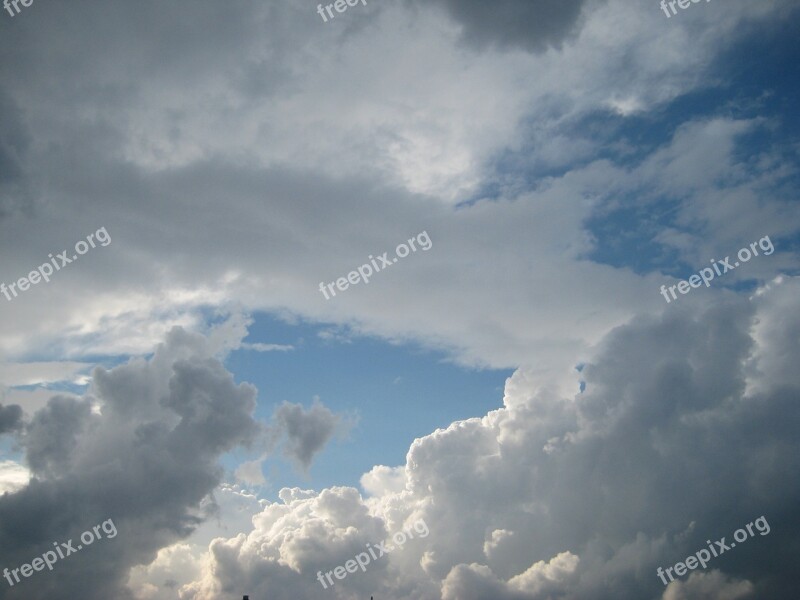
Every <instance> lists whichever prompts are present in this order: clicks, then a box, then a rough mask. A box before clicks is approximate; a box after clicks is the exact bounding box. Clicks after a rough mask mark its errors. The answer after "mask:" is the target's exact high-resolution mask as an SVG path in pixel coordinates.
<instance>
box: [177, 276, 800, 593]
mask: <svg viewBox="0 0 800 600" xmlns="http://www.w3.org/2000/svg"><path fill="white" fill-rule="evenodd" d="M798 291H800V280H798V279H786V278H783V279H781V280H780V281H775V282H772V283H771V284H770V285H769V286H768V287H765V288H763V289H762V290H761V291H760V292H759V293H758V294H756V295H754V296H753V297H752V298H751V299H750V300H747V299H733V298H732V299H730V300H728V301H725V302H722V303H720V304H718V305H716V306H713V307H710V308H706V309H702V310H696V309H694V308H690V307H689V306H688V305H687V306H686V307H683V308H673V309H670V310H668V311H667V312H666V313H665V314H663V315H662V316H659V317H646V318H640V319H637V320H635V321H634V322H632V323H631V324H629V325H626V326H623V327H620V328H618V329H617V330H615V331H614V332H612V333H611V334H609V335H608V336H606V338H605V339H604V340H603V342H602V344H600V345H599V346H598V348H597V350H596V353H595V355H594V356H593V358H592V360H591V361H589V362H588V363H587V364H586V365H585V367H584V369H583V371H582V373H581V374H580V376H581V377H582V379H583V380H584V382H585V390H584V391H583V392H581V393H578V394H577V395H575V396H573V397H563V396H559V394H558V393H557V391H556V388H555V387H554V386H551V385H549V384H548V381H547V380H546V378H544V379H543V377H542V375H541V374H538V373H536V372H534V371H529V370H520V371H518V372H517V373H515V375H514V376H513V377H512V378H511V380H509V382H508V385H507V387H506V396H505V399H504V407H503V408H502V409H500V410H496V411H492V412H490V413H489V414H488V415H486V416H485V417H483V418H475V419H469V420H466V421H460V422H456V423H453V424H452V425H451V426H450V427H448V428H447V429H444V430H438V431H436V432H434V433H432V434H430V435H428V436H425V437H423V438H420V439H417V440H416V441H415V442H414V443H413V444H412V446H411V448H410V451H409V453H408V458H407V462H406V464H405V465H404V466H403V467H401V468H398V469H388V468H386V467H378V468H376V469H373V471H372V472H371V473H370V474H369V475H368V476H365V477H364V480H363V481H364V484H365V486H366V487H367V488H368V489H369V490H370V492H371V494H372V495H371V496H370V497H367V498H362V497H361V495H360V494H359V493H358V492H357V491H356V490H354V489H351V488H332V489H327V490H323V491H322V492H306V491H301V490H296V489H295V490H290V489H284V490H283V491H282V492H281V500H282V501H281V502H278V503H269V504H267V505H266V506H265V507H264V509H263V511H262V512H261V513H259V514H257V515H256V516H255V517H254V519H253V529H252V530H251V531H244V532H242V533H241V534H240V535H238V536H234V537H227V538H220V539H218V540H215V541H214V542H213V543H212V544H211V546H210V551H209V556H208V558H209V560H210V563H209V564H208V565H207V567H206V568H205V569H204V572H203V576H202V577H201V578H200V579H199V580H198V581H196V582H194V583H192V584H189V585H186V586H184V587H183V588H182V590H181V598H185V599H189V598H191V599H193V600H210V599H212V598H216V597H219V596H220V595H225V594H231V593H233V592H234V590H238V589H240V586H241V585H244V586H245V589H246V592H247V593H250V594H252V595H254V596H263V595H266V594H269V595H270V597H274V598H278V599H279V600H280V599H281V598H287V599H288V598H292V597H306V596H309V595H310V594H318V593H319V592H320V591H322V590H321V589H320V588H321V584H320V583H319V582H318V581H317V580H316V578H317V576H318V571H321V572H322V573H323V576H324V574H325V573H326V572H327V571H330V570H332V569H334V568H335V567H336V566H338V565H342V564H345V562H346V561H347V560H349V559H351V558H353V557H354V556H355V555H356V554H357V553H359V552H361V551H362V550H363V549H364V548H365V547H366V545H367V544H375V543H377V542H380V541H382V540H384V539H390V538H391V536H394V535H396V534H398V533H400V532H402V531H403V530H404V529H408V527H409V526H410V525H411V524H412V523H414V522H415V521H416V520H419V519H422V520H424V522H425V523H426V524H427V526H428V527H429V529H430V535H429V536H426V537H424V538H421V537H416V538H415V539H413V540H409V541H408V542H407V543H406V544H405V545H404V546H403V547H402V548H395V549H394V550H393V551H392V552H391V553H390V554H389V555H388V556H383V557H381V559H380V560H377V561H375V563H374V564H371V565H370V566H369V567H368V568H367V569H366V570H365V571H364V572H362V571H361V570H359V571H357V572H355V573H352V574H348V575H347V577H346V578H345V579H342V580H335V585H334V586H333V588H332V589H330V590H328V592H326V593H329V594H330V595H331V596H332V597H335V598H342V599H345V598H346V599H355V598H359V597H366V596H369V594H374V595H376V596H377V597H380V598H387V599H389V600H399V599H406V598H417V599H423V600H434V599H437V600H441V599H448V600H449V599H453V600H455V599H459V600H464V599H475V600H485V599H488V598H503V599H508V600H512V599H513V600H545V599H548V598H576V597H581V598H589V597H591V598H599V599H604V598H609V599H611V598H614V599H617V600H620V599H621V600H639V599H641V598H647V597H657V596H661V595H662V594H664V596H663V597H664V598H665V599H669V600H672V599H673V598H674V599H677V598H681V599H694V598H698V599H699V598H704V597H707V596H705V595H704V594H707V593H708V590H711V589H713V590H714V592H713V594H714V595H713V596H711V597H714V598H717V599H719V600H722V599H726V600H732V599H734V598H736V599H739V598H741V599H742V600H744V598H747V597H749V596H748V594H750V593H751V592H752V593H756V594H760V595H757V596H756V597H788V596H790V595H791V594H792V593H793V592H792V590H794V589H796V587H797V585H798V580H797V577H798V576H797V575H796V574H795V573H796V570H794V569H789V568H786V569H783V568H780V567H778V566H777V563H776V562H775V561H774V557H776V556H789V555H791V548H792V547H793V545H794V543H795V541H794V531H796V527H797V516H796V515H795V514H794V512H793V507H794V506H795V505H796V504H797V501H798V500H800V483H798V481H797V479H796V478H789V477H786V474H787V473H794V472H797V470H798V468H800V458H798V457H800V442H798V440H797V436H796V427H797V425H798V423H799V422H800V409H799V408H798V406H800V405H798V403H797V398H798V397H800V388H799V387H798V386H797V384H796V382H795V378H796V374H795V373H794V369H793V368H792V367H790V366H789V362H791V361H783V360H782V359H781V360H780V361H779V362H777V363H772V360H773V356H772V355H770V354H768V353H764V352H763V347H762V344H761V342H760V341H759V339H757V338H756V337H755V336H754V331H755V330H754V329H753V324H755V323H766V324H769V323H772V322H775V321H778V320H780V319H781V316H780V315H783V316H784V317H787V316H789V315H793V314H797V309H798V308H800V300H798V298H800V294H798ZM770 331H771V333H772V336H773V337H772V338H771V339H770V342H769V343H775V344H777V345H778V346H779V347H786V348H791V347H792V345H791V343H790V340H791V337H792V335H793V334H792V330H791V329H788V330H784V331H778V330H777V329H772V328H770ZM711 349H713V351H712V350H711ZM780 365H784V366H783V367H781V366H780ZM759 373H762V374H763V373H768V374H769V375H768V377H765V376H763V375H758V374H759ZM748 378H751V379H752V378H757V379H758V381H757V383H758V385H759V390H760V391H759V392H757V393H753V394H750V393H748V392H747V391H746V389H747V380H748ZM400 476H402V479H403V481H402V485H401V484H400V482H398V481H396V479H397V478H398V477H400ZM731 499H735V502H731ZM762 515H763V516H764V517H765V519H766V520H767V521H768V522H769V524H770V525H771V531H770V532H769V535H758V534H756V535H755V536H754V537H752V538H751V539H750V540H749V541H748V542H747V543H746V544H744V543H741V544H739V545H738V546H737V547H735V548H732V549H731V550H730V552H726V553H725V555H724V556H719V557H717V558H714V559H713V560H712V562H711V563H710V564H709V569H710V570H709V571H708V572H702V571H700V570H698V571H697V572H695V573H693V574H692V576H691V577H685V578H683V579H682V580H680V582H679V583H672V584H670V587H669V588H666V589H665V588H664V586H663V584H662V582H661V581H660V580H659V578H658V577H657V574H656V569H657V568H658V567H660V566H663V567H666V566H671V565H674V564H675V563H676V562H678V561H681V560H683V559H684V558H685V557H686V556H688V555H690V554H693V553H694V552H695V551H696V550H697V549H700V548H704V547H706V540H707V539H715V540H716V539H720V538H722V537H723V536H727V538H728V539H729V540H730V539H731V537H732V535H733V532H734V531H735V530H737V529H739V528H740V527H745V526H746V525H747V524H748V523H752V522H753V521H754V520H755V519H757V518H758V517H760V516H762ZM679 579H680V578H679ZM317 586H320V588H318V587H317Z"/></svg>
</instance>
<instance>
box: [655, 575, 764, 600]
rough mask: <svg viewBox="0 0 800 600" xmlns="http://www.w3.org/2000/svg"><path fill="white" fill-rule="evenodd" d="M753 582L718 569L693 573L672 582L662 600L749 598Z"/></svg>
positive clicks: (735, 599)
mask: <svg viewBox="0 0 800 600" xmlns="http://www.w3.org/2000/svg"><path fill="white" fill-rule="evenodd" d="M753 597H754V596H753V584H751V583H750V582H749V581H740V580H736V579H735V578H729V577H727V576H725V575H723V574H722V573H720V572H719V571H717V570H716V569H714V570H712V571H709V572H708V573H692V574H691V575H690V576H689V578H688V579H687V580H686V581H675V582H673V583H670V584H669V586H668V587H667V591H666V592H664V595H663V596H662V600H748V598H753Z"/></svg>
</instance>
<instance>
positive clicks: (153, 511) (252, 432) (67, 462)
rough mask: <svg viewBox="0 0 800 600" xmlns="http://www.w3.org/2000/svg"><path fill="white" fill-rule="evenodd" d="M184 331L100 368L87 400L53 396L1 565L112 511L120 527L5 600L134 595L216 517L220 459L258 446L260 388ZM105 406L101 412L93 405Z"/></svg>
mask: <svg viewBox="0 0 800 600" xmlns="http://www.w3.org/2000/svg"><path fill="white" fill-rule="evenodd" d="M212 350H213V348H212V345H211V344H210V343H209V342H208V341H207V339H206V338H204V337H203V336H200V335H198V334H194V333H188V332H185V331H182V330H180V329H174V330H173V331H171V332H170V333H169V335H168V336H167V338H166V341H165V342H164V343H163V344H161V345H160V346H159V347H158V348H157V350H156V352H155V353H154V355H153V356H152V357H151V358H150V359H148V360H144V359H133V360H131V361H130V362H128V363H127V364H123V365H120V366H118V367H115V368H113V369H110V370H106V369H102V368H98V369H96V370H95V372H94V379H93V382H92V385H91V387H90V390H89V392H87V395H86V396H85V397H81V398H73V397H62V396H54V397H53V398H51V399H50V401H49V402H48V404H47V405H46V407H45V408H43V409H41V410H39V411H38V412H37V413H35V415H34V416H33V418H32V419H31V421H30V423H29V424H28V425H27V426H26V428H25V430H24V432H23V433H22V435H21V437H20V444H21V446H22V448H23V450H24V451H25V461H26V464H27V465H28V467H29V468H30V469H31V474H32V477H33V478H32V479H31V481H30V483H29V484H28V485H26V486H24V487H22V488H21V489H19V490H18V491H15V492H13V493H10V494H6V495H4V496H2V497H0V563H2V564H4V565H8V566H18V565H20V564H22V563H24V562H29V561H30V559H31V558H33V557H35V556H36V555H37V554H41V553H42V552H44V551H46V550H48V549H52V543H53V541H54V540H61V541H66V540H68V539H70V538H72V539H77V536H78V535H79V534H80V533H81V532H82V531H84V530H86V529H90V528H91V527H92V526H93V525H96V524H98V523H100V522H102V521H104V520H106V519H109V518H111V519H113V521H114V523H115V525H116V526H117V529H118V531H119V535H118V537H117V538H115V539H114V540H107V541H105V543H104V545H103V548H102V550H100V549H99V548H91V549H90V548H85V549H84V550H82V551H81V552H80V553H79V554H77V555H75V556H70V557H69V560H63V561H60V562H59V563H58V564H57V566H56V569H57V572H54V573H50V572H49V571H45V572H42V573H36V574H35V577H31V578H30V579H25V580H23V582H22V583H20V584H17V585H15V586H14V587H13V588H9V589H6V590H4V597H6V598H22V597H41V598H44V597H52V598H67V597H81V598H86V599H87V600H90V599H92V598H107V597H109V596H111V597H116V598H131V594H130V593H129V592H128V591H127V590H126V588H125V587H124V584H125V581H126V579H127V576H128V573H129V570H130V569H131V567H133V566H135V565H139V564H147V563H149V562H150V561H152V560H153V559H154V558H155V557H156V553H157V552H158V551H159V550H160V549H162V548H164V547H166V546H169V545H171V544H173V543H176V542H179V541H180V540H182V539H184V538H186V536H188V535H189V534H190V533H191V532H192V531H194V530H195V529H196V528H197V526H198V524H200V523H201V522H202V521H203V520H204V519H205V518H207V517H208V516H209V515H211V514H213V506H214V505H213V502H212V503H210V504H209V503H208V502H207V499H208V498H209V497H210V494H211V493H212V492H213V491H214V490H215V488H217V486H218V485H219V484H220V482H221V477H222V474H223V472H222V469H221V467H220V465H219V463H218V461H219V458H220V457H221V455H222V454H223V453H225V452H227V451H229V450H231V449H233V448H235V447H237V446H247V445H249V444H252V443H253V442H254V441H255V440H256V439H257V437H258V436H259V435H261V432H262V431H263V425H261V424H259V423H257V422H256V421H255V420H253V417H252V413H253V411H254V409H255V395H256V392H255V389H254V388H253V387H252V386H250V385H248V384H244V383H242V384H236V383H234V381H233V377H232V375H231V374H230V373H229V372H228V371H226V370H225V368H224V367H223V366H222V364H221V363H220V362H219V361H218V360H217V359H216V358H213V355H212ZM95 402H97V403H99V405H100V407H101V410H100V411H99V412H98V411H92V410H91V407H92V405H93V403H95Z"/></svg>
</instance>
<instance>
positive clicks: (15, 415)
mask: <svg viewBox="0 0 800 600" xmlns="http://www.w3.org/2000/svg"><path fill="white" fill-rule="evenodd" d="M21 424H22V407H21V406H19V405H17V404H10V405H8V406H3V405H2V404H0V434H3V433H8V432H9V431H14V430H16V429H18V428H19V427H20V425H21Z"/></svg>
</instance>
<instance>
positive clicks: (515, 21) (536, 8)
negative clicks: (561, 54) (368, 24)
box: [429, 0, 588, 52]
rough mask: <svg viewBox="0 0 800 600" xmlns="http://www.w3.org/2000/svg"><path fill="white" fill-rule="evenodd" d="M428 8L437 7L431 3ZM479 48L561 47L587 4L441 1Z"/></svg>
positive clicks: (570, 0)
mask: <svg viewBox="0 0 800 600" xmlns="http://www.w3.org/2000/svg"><path fill="white" fill-rule="evenodd" d="M429 4H437V2H432V3H429ZM438 4H439V5H440V6H443V7H444V8H445V9H447V12H448V13H449V14H450V15H451V16H452V17H453V18H454V19H455V20H456V21H458V22H459V23H460V24H461V26H462V27H463V32H462V36H463V39H464V40H465V41H466V42H468V43H469V44H471V45H473V46H476V47H478V48H485V47H486V46H490V45H491V46H500V47H514V46H516V47H520V48H523V49H526V50H532V51H537V52H541V51H544V50H546V49H547V48H548V47H550V46H556V47H558V46H560V45H561V42H562V41H563V40H564V39H565V38H566V37H567V35H568V34H569V33H570V32H572V31H573V30H574V29H575V28H576V26H577V24H578V18H579V17H580V14H581V10H582V9H583V8H584V6H585V5H586V4H588V3H587V2H586V0H495V1H494V2H486V1H485V0H439V1H438Z"/></svg>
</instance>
